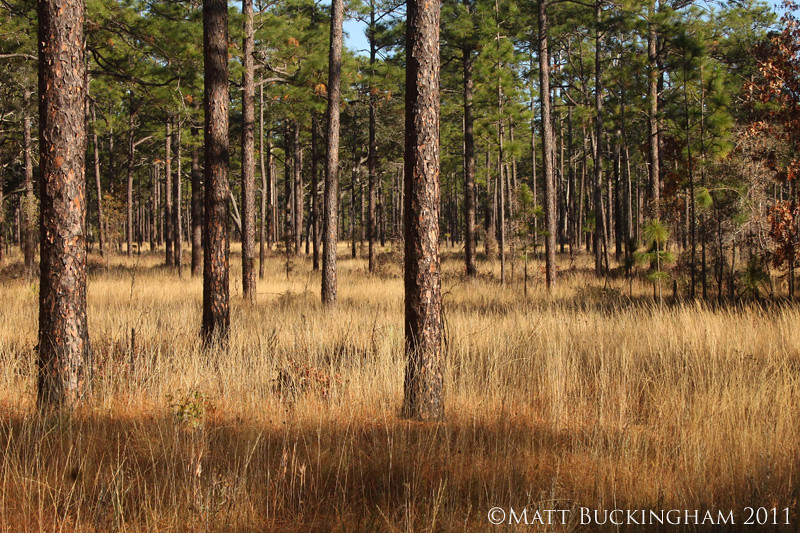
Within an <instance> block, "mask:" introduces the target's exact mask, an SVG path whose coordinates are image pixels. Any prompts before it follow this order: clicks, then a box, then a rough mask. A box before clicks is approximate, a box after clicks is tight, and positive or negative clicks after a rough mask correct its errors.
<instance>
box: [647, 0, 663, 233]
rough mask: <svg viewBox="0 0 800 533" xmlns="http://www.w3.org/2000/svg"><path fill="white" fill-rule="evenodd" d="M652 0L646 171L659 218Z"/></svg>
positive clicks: (655, 35)
mask: <svg viewBox="0 0 800 533" xmlns="http://www.w3.org/2000/svg"><path fill="white" fill-rule="evenodd" d="M651 1H652V3H653V4H652V8H651V11H650V30H649V32H648V34H647V47H648V61H649V63H650V68H649V74H648V91H649V92H648V103H649V104H650V106H649V109H648V113H649V116H648V127H649V149H650V150H649V152H648V156H649V158H650V161H649V163H650V165H649V167H648V171H649V174H650V209H649V211H650V215H651V216H652V217H653V218H655V219H659V218H661V198H660V194H661V192H660V191H661V183H660V181H661V179H660V175H659V173H660V169H659V147H658V137H659V134H658V77H659V68H658V33H657V32H656V27H655V21H654V18H655V15H656V13H655V12H656V8H655V3H656V1H657V0H651Z"/></svg>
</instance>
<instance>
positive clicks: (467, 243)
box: [462, 46, 478, 276]
mask: <svg viewBox="0 0 800 533" xmlns="http://www.w3.org/2000/svg"><path fill="white" fill-rule="evenodd" d="M462 54H463V66H464V75H463V79H464V215H465V216H464V256H465V260H466V267H467V276H475V275H476V274H477V273H478V269H477V267H476V265H475V128H474V118H473V116H472V92H473V91H472V90H473V78H472V70H473V68H472V67H473V63H474V61H475V59H474V57H473V48H472V47H470V46H467V47H464V48H463V49H462Z"/></svg>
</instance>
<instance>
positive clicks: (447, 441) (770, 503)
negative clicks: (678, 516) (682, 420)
mask: <svg viewBox="0 0 800 533" xmlns="http://www.w3.org/2000/svg"><path fill="white" fill-rule="evenodd" d="M192 412H193V411H192V410H191V409H189V410H182V411H181V412H180V414H179V415H177V416H176V415H175V414H172V413H169V412H163V411H162V412H161V413H158V412H153V413H151V414H147V413H143V414H136V415H134V416H116V417H112V416H109V415H103V414H98V413H96V412H91V413H87V414H82V415H75V416H71V417H61V418H41V417H38V416H35V415H23V414H19V413H17V414H9V413H6V414H3V415H2V418H0V450H2V452H1V453H2V455H0V480H2V491H3V492H2V502H3V503H2V506H0V523H2V524H3V526H4V527H6V528H10V530H13V531H24V530H50V529H53V528H64V529H65V530H76V531H110V530H119V529H131V530H154V529H161V528H169V529H173V530H178V531H211V530H222V531H397V530H405V531H417V530H436V531H468V530H470V531H473V530H491V529H492V527H493V526H491V525H490V524H489V523H488V520H487V518H486V513H487V511H488V510H489V509H490V508H492V507H494V506H501V507H506V508H508V507H509V506H513V507H515V508H517V509H522V508H528V509H529V510H530V512H531V513H533V511H534V510H536V509H571V510H572V513H570V515H569V516H570V517H571V518H570V521H569V523H567V524H564V525H561V524H559V525H558V527H556V528H555V529H557V530H570V529H575V528H576V526H577V525H578V524H577V523H576V521H577V520H579V517H580V513H579V512H578V511H577V509H578V508H579V507H580V506H586V507H590V508H599V509H604V508H622V509H625V508H636V509H642V508H654V509H661V508H665V509H670V508H681V509H682V508H690V509H694V508H697V509H727V508H736V509H738V506H739V505H740V504H741V505H750V506H757V505H765V506H767V507H769V508H771V507H774V506H776V505H777V506H778V507H784V506H787V505H790V504H789V503H788V502H790V501H793V500H792V494H793V492H792V490H791V482H790V481H788V480H787V479H783V478H782V477H781V478H780V479H778V476H776V477H773V478H772V479H770V480H757V481H758V483H759V487H764V486H767V484H771V485H772V487H773V490H769V491H761V492H759V491H754V490H753V488H752V487H753V480H752V479H751V480H750V481H747V479H745V478H744V474H743V479H742V480H713V481H711V483H712V484H713V490H711V494H714V497H713V499H709V500H703V501H694V500H693V499H692V497H691V496H690V495H688V494H687V493H685V492H681V489H684V490H685V489H687V488H688V487H685V486H683V485H682V480H681V479H678V477H677V476H676V473H675V472H674V471H670V469H669V468H664V465H659V464H657V462H655V461H654V462H653V464H641V463H640V462H639V461H641V457H639V458H638V459H637V458H636V457H634V455H635V454H632V455H630V456H626V455H625V454H624V453H620V451H621V450H624V449H625V440H626V434H625V432H624V431H622V430H608V431H603V432H600V433H598V432H597V431H596V430H595V429H586V430H580V431H572V432H568V431H563V432H555V431H553V430H552V429H550V428H548V427H547V426H546V425H545V424H543V423H540V422H535V421H533V420H532V418H531V417H530V416H527V415H521V414H514V413H511V412H509V413H505V414H503V415H501V416H498V417H495V418H492V419H489V418H487V419H486V420H481V419H463V420H455V421H454V422H450V423H445V424H423V423H415V422H409V421H403V420H397V419H394V418H387V419H383V420H380V419H373V420H369V419H365V420H363V421H361V422H358V423H354V421H353V420H352V419H351V420H343V421H338V420H335V419H330V420H320V421H317V422H314V421H312V422H310V423H306V424H300V423H295V422H292V420H291V418H290V419H287V420H284V421H283V422H281V423H270V422H265V423H259V424H256V423H248V422H245V421H242V420H240V419H238V418H234V419H225V418H223V417H222V416H220V414H219V413H217V412H215V411H213V410H210V411H207V412H205V414H203V415H202V417H201V416H195V415H193V414H192ZM700 494H709V490H708V487H704V488H703V490H702V491H700ZM737 512H738V511H737Z"/></svg>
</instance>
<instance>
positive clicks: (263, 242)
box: [258, 76, 271, 279]
mask: <svg viewBox="0 0 800 533" xmlns="http://www.w3.org/2000/svg"><path fill="white" fill-rule="evenodd" d="M262 79H263V76H262ZM258 103H259V105H258V160H259V170H260V174H261V232H260V235H259V239H258V240H259V246H258V277H259V279H264V278H265V277H266V268H267V246H268V244H267V239H268V237H267V227H268V221H269V213H267V209H268V206H269V205H271V203H270V202H269V201H268V199H269V194H270V187H269V180H268V179H267V170H266V162H265V159H266V158H265V157H264V86H263V85H262V84H259V86H258Z"/></svg>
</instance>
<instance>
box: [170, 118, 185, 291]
mask: <svg viewBox="0 0 800 533" xmlns="http://www.w3.org/2000/svg"><path fill="white" fill-rule="evenodd" d="M176 126H177V127H176V131H175V137H174V138H175V179H174V180H172V246H173V255H174V259H175V266H176V267H178V277H180V276H181V275H183V236H182V232H181V227H182V224H181V218H182V217H181V181H182V180H181V130H182V128H181V120H180V119H178V121H177V123H176Z"/></svg>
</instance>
